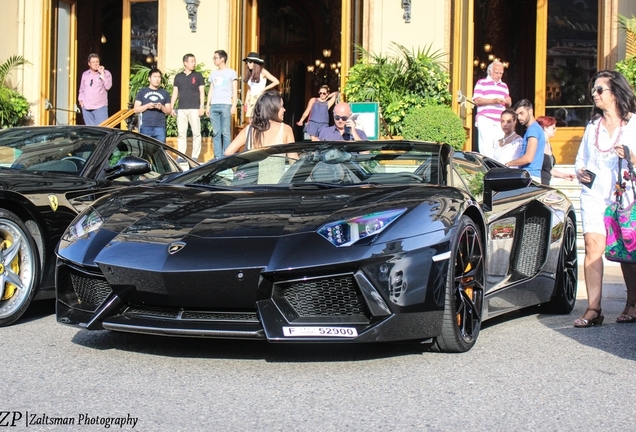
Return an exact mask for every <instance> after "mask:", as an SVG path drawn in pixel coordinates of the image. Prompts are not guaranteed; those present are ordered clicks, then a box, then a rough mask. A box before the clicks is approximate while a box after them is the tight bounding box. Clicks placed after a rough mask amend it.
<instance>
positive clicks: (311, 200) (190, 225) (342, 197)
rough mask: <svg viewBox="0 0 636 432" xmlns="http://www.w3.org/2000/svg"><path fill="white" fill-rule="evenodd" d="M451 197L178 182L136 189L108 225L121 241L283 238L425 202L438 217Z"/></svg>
mask: <svg viewBox="0 0 636 432" xmlns="http://www.w3.org/2000/svg"><path fill="white" fill-rule="evenodd" d="M139 192H141V193H139ZM452 196H455V197H456V198H457V199H461V197H462V195H461V193H460V192H458V191H457V190H455V189H453V188H442V187H430V186H429V187H424V186H422V187H413V186H396V187H359V188H334V189H328V190H306V189H305V190H287V189H285V190H276V189H273V190H270V191H258V192H255V191H242V192H235V191H232V192H218V191H215V192H210V191H207V190H206V191H203V190H201V189H198V188H193V187H174V186H173V187H170V186H167V187H154V188H147V189H145V190H144V189H136V190H135V189H132V190H129V191H127V192H126V193H123V194H121V195H119V196H118V197H117V198H115V199H114V201H113V202H112V203H111V204H110V205H111V206H112V205H115V206H116V207H117V208H118V210H117V211H116V212H114V214H112V216H110V217H109V218H108V220H107V221H106V222H105V223H104V225H103V229H106V230H108V231H111V232H114V233H119V236H120V237H122V240H124V238H126V239H129V240H133V239H136V240H137V241H139V240H142V239H145V240H146V241H151V242H172V241H175V239H180V238H185V237H187V236H196V237H201V238H245V237H250V238H254V237H279V236H283V235H290V234H298V233H303V232H314V231H316V230H317V229H318V228H319V227H320V226H322V225H323V224H325V223H327V222H331V221H335V220H341V219H346V218H349V217H357V216H362V215H366V214H368V213H375V212H380V211H384V210H395V209H399V208H406V209H411V208H413V207H416V206H421V205H428V207H429V210H428V212H429V213H430V216H432V219H435V218H436V217H438V216H439V213H440V212H443V208H445V207H446V206H440V205H439V202H440V201H445V200H448V199H449V197H452ZM421 216H424V215H421ZM423 220H424V221H425V220H426V217H424V218H423Z"/></svg>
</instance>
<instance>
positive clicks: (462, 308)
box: [453, 226, 484, 343]
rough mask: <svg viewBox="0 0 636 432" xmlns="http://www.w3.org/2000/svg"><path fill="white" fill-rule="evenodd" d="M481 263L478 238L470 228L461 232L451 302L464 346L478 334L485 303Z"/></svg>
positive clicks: (480, 248)
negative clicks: (452, 301) (452, 302)
mask: <svg viewBox="0 0 636 432" xmlns="http://www.w3.org/2000/svg"><path fill="white" fill-rule="evenodd" d="M483 278H484V259H483V252H482V247H481V241H480V239H479V235H478V234H477V232H476V231H475V228H474V227H473V226H467V227H465V228H464V231H463V232H462V235H461V237H460V239H459V244H458V247H457V255H456V258H455V279H454V282H453V283H454V287H453V300H454V305H455V323H456V324H457V327H458V329H459V335H460V336H461V337H462V338H463V340H464V342H466V343H471V342H472V341H473V340H474V339H475V337H476V336H477V335H478V334H479V329H480V327H481V311H482V304H483V299H484V286H483Z"/></svg>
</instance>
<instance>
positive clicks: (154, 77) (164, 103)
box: [134, 68, 172, 142]
mask: <svg viewBox="0 0 636 432" xmlns="http://www.w3.org/2000/svg"><path fill="white" fill-rule="evenodd" d="M148 81H149V85H148V87H144V88H142V89H141V90H139V92H138V93H137V96H136V97H135V106H134V111H135V113H136V114H141V126H140V127H139V132H140V133H142V134H144V135H148V136H149V137H153V138H155V139H157V140H159V141H161V142H166V114H170V113H171V112H172V105H171V104H170V94H169V93H168V92H167V91H166V90H164V89H162V88H161V71H160V70H159V69H156V68H155V69H151V70H150V73H149V74H148Z"/></svg>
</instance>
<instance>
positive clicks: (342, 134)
mask: <svg viewBox="0 0 636 432" xmlns="http://www.w3.org/2000/svg"><path fill="white" fill-rule="evenodd" d="M333 120H334V123H335V126H330V127H327V128H324V129H323V130H322V131H320V135H318V139H319V140H320V141H360V140H368V139H369V138H367V134H365V133H364V131H363V130H361V129H356V122H354V121H353V119H352V118H351V106H350V105H349V104H348V103H346V102H340V103H338V104H336V106H335V107H334V108H333Z"/></svg>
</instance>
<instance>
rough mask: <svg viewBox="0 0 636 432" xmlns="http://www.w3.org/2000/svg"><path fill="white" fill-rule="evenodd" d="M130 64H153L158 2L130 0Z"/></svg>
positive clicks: (155, 57) (155, 61)
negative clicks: (131, 0)
mask: <svg viewBox="0 0 636 432" xmlns="http://www.w3.org/2000/svg"><path fill="white" fill-rule="evenodd" d="M130 18H131V22H130V25H131V38H130V65H131V66H133V65H138V64H141V65H144V66H149V67H150V66H155V65H156V63H157V26H158V23H159V2H157V1H144V2H132V3H131V5H130Z"/></svg>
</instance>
